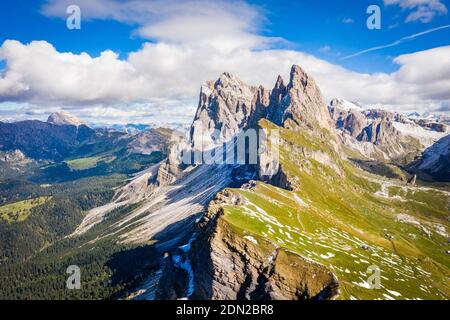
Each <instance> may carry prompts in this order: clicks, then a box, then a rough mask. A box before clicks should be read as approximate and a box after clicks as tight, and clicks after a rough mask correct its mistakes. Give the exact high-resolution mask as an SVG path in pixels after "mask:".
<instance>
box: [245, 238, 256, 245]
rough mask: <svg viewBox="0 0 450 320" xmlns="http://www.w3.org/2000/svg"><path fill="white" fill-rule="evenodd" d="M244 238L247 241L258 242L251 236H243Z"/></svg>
mask: <svg viewBox="0 0 450 320" xmlns="http://www.w3.org/2000/svg"><path fill="white" fill-rule="evenodd" d="M244 239H247V240H248V241H250V242H253V243H254V244H258V241H257V240H256V239H255V238H253V237H252V236H245V237H244Z"/></svg>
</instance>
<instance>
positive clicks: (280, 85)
mask: <svg viewBox="0 0 450 320" xmlns="http://www.w3.org/2000/svg"><path fill="white" fill-rule="evenodd" d="M284 87H286V85H285V84H284V79H283V77H282V76H281V75H278V77H277V82H275V86H274V89H280V88H284Z"/></svg>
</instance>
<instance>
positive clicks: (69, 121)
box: [47, 111, 84, 127]
mask: <svg viewBox="0 0 450 320" xmlns="http://www.w3.org/2000/svg"><path fill="white" fill-rule="evenodd" d="M47 123H50V124H54V125H58V126H62V125H71V126H76V127H78V126H80V125H82V124H84V122H83V121H81V120H80V119H78V118H77V117H75V116H73V115H71V114H70V113H68V112H66V111H57V112H53V113H52V114H50V116H49V117H48V119H47Z"/></svg>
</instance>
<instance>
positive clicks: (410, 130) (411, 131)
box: [393, 121, 448, 147]
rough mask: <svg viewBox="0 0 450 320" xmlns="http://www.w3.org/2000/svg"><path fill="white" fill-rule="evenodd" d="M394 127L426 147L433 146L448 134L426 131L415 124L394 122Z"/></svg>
mask: <svg viewBox="0 0 450 320" xmlns="http://www.w3.org/2000/svg"><path fill="white" fill-rule="evenodd" d="M393 124H394V127H395V129H397V130H398V131H400V132H401V133H403V134H405V135H408V136H411V137H413V138H416V139H417V140H419V141H420V143H422V144H423V145H424V146H425V147H429V146H431V145H432V144H433V143H435V142H436V141H438V140H439V139H441V138H443V137H444V136H446V135H447V134H448V132H437V131H433V130H428V129H425V128H424V127H421V126H419V125H417V124H415V123H402V122H397V121H394V123H393Z"/></svg>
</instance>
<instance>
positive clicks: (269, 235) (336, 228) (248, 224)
mask: <svg viewBox="0 0 450 320" xmlns="http://www.w3.org/2000/svg"><path fill="white" fill-rule="evenodd" d="M261 125H262V126H263V127H265V128H269V127H272V128H275V127H274V126H273V125H272V124H270V123H269V122H267V121H263V122H262V123H261ZM280 137H281V140H282V141H281V144H280V163H281V168H282V170H283V172H284V173H285V174H286V175H287V176H288V177H289V179H290V180H291V181H293V182H294V184H295V188H294V191H288V190H285V189H281V188H277V187H274V186H272V185H269V184H265V183H262V182H258V183H257V186H256V188H254V189H247V190H246V189H231V190H230V191H231V192H233V193H235V194H239V195H240V196H241V198H242V200H243V204H242V205H239V206H235V205H225V206H224V213H225V214H224V216H223V217H222V219H223V220H224V221H226V222H227V223H228V224H229V225H230V226H232V228H233V229H234V230H235V231H236V232H238V233H240V234H241V235H243V236H248V237H252V238H250V239H254V240H255V241H258V239H265V240H269V241H270V242H272V243H274V244H276V245H277V246H279V247H282V248H286V249H288V250H291V251H293V252H295V253H298V254H299V255H301V256H302V257H305V258H307V259H310V260H313V261H316V262H318V263H320V264H322V265H324V266H326V267H328V268H329V269H330V270H332V271H333V273H334V274H335V275H336V276H337V278H338V280H339V283H340V296H339V298H340V299H448V298H449V297H450V280H449V276H450V255H449V254H447V253H446V251H447V250H449V249H450V244H449V241H448V235H447V233H446V230H448V228H449V220H448V216H449V211H450V210H449V201H450V192H448V191H446V190H444V189H437V188H430V187H428V186H427V187H425V186H424V187H422V186H412V185H407V184H405V182H403V181H401V180H395V179H388V178H383V177H380V176H376V175H374V174H371V173H368V172H366V171H363V170H362V169H359V168H358V167H356V166H355V165H354V164H352V163H351V162H349V161H346V160H341V159H340V157H339V156H338V152H339V151H337V150H336V148H335V147H334V144H333V143H332V142H333V139H332V138H330V137H329V136H327V134H326V133H324V134H323V135H317V134H312V133H310V131H309V130H302V129H301V128H299V129H298V130H296V131H294V130H286V129H282V128H280ZM305 154H308V155H307V156H304V155H305ZM324 154H325V155H324ZM311 155H312V156H311ZM314 158H315V159H317V160H313V159H314ZM447 190H448V187H447ZM369 266H377V267H379V269H380V274H381V283H380V284H381V288H380V289H370V288H369V285H368V282H367V279H368V278H369V276H370V275H371V274H372V272H368V270H367V269H368V267H369Z"/></svg>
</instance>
